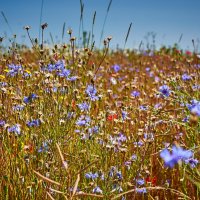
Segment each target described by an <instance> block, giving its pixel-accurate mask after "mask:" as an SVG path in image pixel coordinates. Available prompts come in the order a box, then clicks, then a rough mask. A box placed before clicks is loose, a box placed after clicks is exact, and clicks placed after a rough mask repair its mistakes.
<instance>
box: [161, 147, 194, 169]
mask: <svg viewBox="0 0 200 200" xmlns="http://www.w3.org/2000/svg"><path fill="white" fill-rule="evenodd" d="M192 155H193V153H192V151H190V150H184V149H183V148H181V147H177V146H173V147H172V152H171V153H170V152H169V150H168V149H164V150H163V151H162V152H161V153H160V157H161V158H162V159H163V160H164V162H165V166H167V167H170V168H173V167H174V165H175V164H176V163H178V162H179V161H180V160H187V159H189V158H191V157H192Z"/></svg>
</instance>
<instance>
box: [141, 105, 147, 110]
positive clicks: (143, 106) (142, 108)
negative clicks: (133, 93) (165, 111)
mask: <svg viewBox="0 0 200 200" xmlns="http://www.w3.org/2000/svg"><path fill="white" fill-rule="evenodd" d="M139 109H140V110H148V106H145V105H141V106H140V107H139Z"/></svg>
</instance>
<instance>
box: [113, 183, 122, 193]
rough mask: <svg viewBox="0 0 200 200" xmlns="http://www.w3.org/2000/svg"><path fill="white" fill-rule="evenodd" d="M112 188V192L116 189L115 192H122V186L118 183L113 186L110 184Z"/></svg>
mask: <svg viewBox="0 0 200 200" xmlns="http://www.w3.org/2000/svg"><path fill="white" fill-rule="evenodd" d="M112 188H113V190H112V192H114V191H117V192H119V193H120V192H123V189H122V187H121V186H120V185H119V184H116V183H115V184H114V185H113V186H112Z"/></svg>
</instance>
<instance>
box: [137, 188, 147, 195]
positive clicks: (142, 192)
mask: <svg viewBox="0 0 200 200" xmlns="http://www.w3.org/2000/svg"><path fill="white" fill-rule="evenodd" d="M136 192H137V193H140V194H145V193H147V189H146V188H136Z"/></svg>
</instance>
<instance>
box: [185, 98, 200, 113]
mask: <svg viewBox="0 0 200 200" xmlns="http://www.w3.org/2000/svg"><path fill="white" fill-rule="evenodd" d="M187 107H188V109H189V110H190V111H191V113H194V114H196V115H197V116H200V101H197V100H195V99H194V100H192V101H191V104H187Z"/></svg>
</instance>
